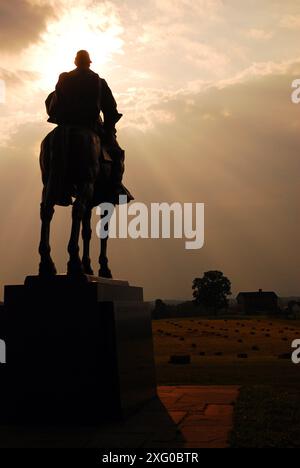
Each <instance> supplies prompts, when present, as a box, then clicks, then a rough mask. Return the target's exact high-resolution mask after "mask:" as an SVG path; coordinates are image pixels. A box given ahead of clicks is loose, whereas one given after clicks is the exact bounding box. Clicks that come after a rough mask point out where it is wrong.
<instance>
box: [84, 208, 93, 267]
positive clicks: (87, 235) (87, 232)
mask: <svg viewBox="0 0 300 468" xmlns="http://www.w3.org/2000/svg"><path fill="white" fill-rule="evenodd" d="M91 216H92V210H91V209H90V208H87V209H86V211H85V213H84V216H83V220H82V240H83V256H82V265H83V270H84V273H85V274H86V275H93V274H94V272H93V270H92V267H91V259H90V242H91V237H92V229H91Z"/></svg>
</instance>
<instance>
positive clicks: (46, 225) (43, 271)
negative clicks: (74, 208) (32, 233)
mask: <svg viewBox="0 0 300 468" xmlns="http://www.w3.org/2000/svg"><path fill="white" fill-rule="evenodd" d="M40 213H41V221H42V226H41V239H40V245H39V254H40V256H41V261H40V266H39V275H40V276H54V275H56V268H55V265H54V262H53V260H52V258H51V255H50V252H51V247H50V224H51V220H52V218H53V214H54V207H53V205H49V204H46V203H44V202H42V203H41V211H40Z"/></svg>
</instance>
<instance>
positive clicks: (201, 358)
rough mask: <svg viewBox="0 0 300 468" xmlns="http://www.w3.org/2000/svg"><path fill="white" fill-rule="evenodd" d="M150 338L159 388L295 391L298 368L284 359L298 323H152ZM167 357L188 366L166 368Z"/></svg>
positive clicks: (299, 384)
mask: <svg viewBox="0 0 300 468" xmlns="http://www.w3.org/2000/svg"><path fill="white" fill-rule="evenodd" d="M153 334H154V349H155V359H156V369H157V380H158V383H159V384H171V385H172V384H174V385H175V384H183V385H184V384H189V385H191V384H198V385H210V384H212V385H227V384H228V385H230V384H233V385H271V386H273V385H281V386H282V385H288V386H291V387H295V388H297V387H298V388H300V365H299V366H296V365H295V364H293V363H292V362H291V359H290V354H291V343H292V341H293V340H294V339H297V338H300V322H299V321H292V320H279V319H273V318H256V317H254V318H247V319H246V318H239V319H236V320H233V319H215V320H211V319H201V318H190V319H169V320H155V321H153ZM171 355H190V357H191V363H190V364H185V365H179V364H171V363H169V360H170V356H171ZM241 355H244V356H243V357H241ZM239 356H240V357H239Z"/></svg>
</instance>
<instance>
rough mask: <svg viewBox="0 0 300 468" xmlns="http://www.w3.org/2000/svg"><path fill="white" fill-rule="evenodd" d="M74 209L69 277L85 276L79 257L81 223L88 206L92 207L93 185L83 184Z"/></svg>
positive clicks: (69, 246)
mask: <svg viewBox="0 0 300 468" xmlns="http://www.w3.org/2000/svg"><path fill="white" fill-rule="evenodd" d="M78 193H79V195H78V196H77V198H76V200H75V202H74V204H73V208H72V230H71V237H70V241H69V244H68V252H69V255H70V259H69V262H68V274H69V275H75V276H76V275H83V274H84V270H83V265H82V261H81V259H80V256H79V235H80V227H81V222H82V220H83V218H84V215H85V212H86V210H87V206H89V205H90V201H91V198H92V195H93V184H90V183H87V184H83V185H82V186H81V187H80V188H79V190H78Z"/></svg>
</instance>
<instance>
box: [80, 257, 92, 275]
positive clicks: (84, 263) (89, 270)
mask: <svg viewBox="0 0 300 468" xmlns="http://www.w3.org/2000/svg"><path fill="white" fill-rule="evenodd" d="M82 266H83V271H84V273H85V274H86V275H91V276H93V275H94V271H93V269H92V267H91V261H90V260H89V261H84V260H83V261H82Z"/></svg>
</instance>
